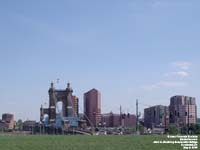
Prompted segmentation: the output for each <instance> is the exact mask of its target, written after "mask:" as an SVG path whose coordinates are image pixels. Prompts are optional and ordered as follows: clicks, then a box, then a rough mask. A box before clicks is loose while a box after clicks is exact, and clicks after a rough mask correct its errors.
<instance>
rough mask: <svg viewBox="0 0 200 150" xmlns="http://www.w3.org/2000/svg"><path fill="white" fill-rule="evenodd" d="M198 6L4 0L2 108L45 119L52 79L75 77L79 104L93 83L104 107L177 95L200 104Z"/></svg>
mask: <svg viewBox="0 0 200 150" xmlns="http://www.w3.org/2000/svg"><path fill="white" fill-rule="evenodd" d="M199 14H200V2H199V1H197V0H194V1H192V2H190V1H187V0H177V1H171V0H168V1H162V0H149V1H145V0H136V1H131V0H130V1H126V2H124V1H123V2H122V1H115V0H111V1H106V0H102V1H95V2H94V1H92V0H86V1H84V2H83V1H80V0H77V1H70V0H69V1H62V0H61V1H59V2H55V1H42V2H41V1H32V2H27V1H1V2H0V17H1V18H2V19H1V20H0V23H1V26H0V33H1V35H0V42H1V44H0V64H1V65H0V70H1V74H0V78H1V84H0V90H1V92H0V102H1V105H0V114H3V113H14V114H15V118H16V119H19V118H22V119H23V120H26V119H31V120H39V117H40V114H39V111H38V110H39V108H40V106H41V104H44V103H45V102H47V101H48V88H49V84H50V82H51V81H53V82H54V83H55V86H56V88H58V89H59V88H60V89H63V88H65V87H66V85H67V82H70V83H71V86H72V87H73V90H74V95H76V96H77V97H78V98H79V100H80V101H79V104H80V112H83V94H84V93H85V92H86V91H88V90H90V89H92V88H96V89H98V90H99V91H100V92H101V94H102V98H101V100H102V102H101V103H102V113H108V112H110V111H113V112H114V113H118V112H119V111H120V110H119V109H120V108H119V107H120V105H122V107H123V109H124V111H125V112H130V113H134V114H135V101H136V99H139V102H140V103H141V104H140V105H139V111H140V112H143V109H144V108H147V107H148V106H147V105H151V106H153V105H157V104H161V105H166V106H168V105H169V103H170V98H171V97H172V96H174V95H187V96H192V97H195V98H196V104H197V107H198V106H200V100H199V99H200V95H199V90H200V78H199V77H200V70H199V68H200V59H199V56H200V51H199V49H200V45H199V42H198V41H199V35H200V28H199V26H200V20H199ZM58 78H59V79H60V81H59V83H57V79H58ZM81 107H82V108H81ZM197 110H198V112H197V114H198V117H199V116H200V109H199V107H198V108H197Z"/></svg>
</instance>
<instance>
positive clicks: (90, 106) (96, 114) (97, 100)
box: [84, 89, 101, 127]
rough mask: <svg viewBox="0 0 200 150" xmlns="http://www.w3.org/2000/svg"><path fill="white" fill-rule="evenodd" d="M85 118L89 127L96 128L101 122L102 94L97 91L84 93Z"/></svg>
mask: <svg viewBox="0 0 200 150" xmlns="http://www.w3.org/2000/svg"><path fill="white" fill-rule="evenodd" d="M84 116H85V120H87V125H88V126H93V127H96V126H98V125H99V123H100V122H101V93H100V92H99V91H98V90H96V89H92V90H90V91H88V92H86V93H84Z"/></svg>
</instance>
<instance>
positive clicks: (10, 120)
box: [0, 113, 15, 130]
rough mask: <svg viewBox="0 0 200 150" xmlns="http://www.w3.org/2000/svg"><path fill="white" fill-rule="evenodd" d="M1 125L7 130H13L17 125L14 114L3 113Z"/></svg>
mask: <svg viewBox="0 0 200 150" xmlns="http://www.w3.org/2000/svg"><path fill="white" fill-rule="evenodd" d="M0 126H1V128H3V129H6V130H13V129H14V127H15V120H14V115H13V114H7V113H6V114H2V120H1V121H0Z"/></svg>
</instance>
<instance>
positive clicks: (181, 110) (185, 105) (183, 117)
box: [169, 96, 197, 127]
mask: <svg viewBox="0 0 200 150" xmlns="http://www.w3.org/2000/svg"><path fill="white" fill-rule="evenodd" d="M169 111H170V123H173V124H175V125H176V126H177V127H184V126H186V125H187V124H188V123H189V124H196V123H197V106H196V100H195V98H194V97H189V96H173V97H171V99H170V105H169Z"/></svg>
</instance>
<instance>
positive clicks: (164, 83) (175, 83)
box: [143, 81, 187, 91]
mask: <svg viewBox="0 0 200 150" xmlns="http://www.w3.org/2000/svg"><path fill="white" fill-rule="evenodd" d="M185 86H187V83H186V82H179V81H161V82H158V83H155V84H151V85H146V86H144V87H143V89H144V90H147V91H152V90H156V89H161V88H176V87H185Z"/></svg>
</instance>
